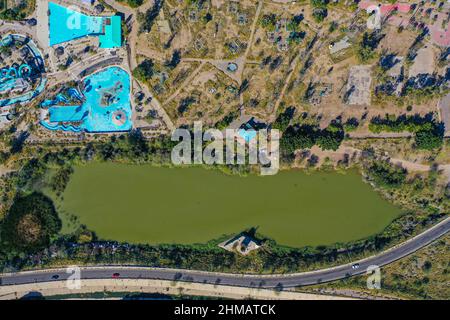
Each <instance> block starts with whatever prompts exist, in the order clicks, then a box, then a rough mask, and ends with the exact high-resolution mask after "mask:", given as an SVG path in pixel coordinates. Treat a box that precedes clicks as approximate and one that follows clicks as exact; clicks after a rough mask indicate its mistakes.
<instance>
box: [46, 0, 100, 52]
mask: <svg viewBox="0 0 450 320" xmlns="http://www.w3.org/2000/svg"><path fill="white" fill-rule="evenodd" d="M48 10H49V12H50V17H49V23H50V34H49V39H50V46H54V45H56V44H60V43H63V42H67V41H71V40H74V39H79V38H83V37H86V36H90V35H100V34H101V33H102V29H103V18H102V17H91V16H87V15H85V14H82V13H80V12H77V11H74V10H71V9H69V8H66V7H63V6H60V5H58V4H56V3H53V2H49V4H48Z"/></svg>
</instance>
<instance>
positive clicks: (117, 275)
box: [112, 272, 120, 279]
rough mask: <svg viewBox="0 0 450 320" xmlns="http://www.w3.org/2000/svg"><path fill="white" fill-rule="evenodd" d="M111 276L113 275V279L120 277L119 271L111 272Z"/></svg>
mask: <svg viewBox="0 0 450 320" xmlns="http://www.w3.org/2000/svg"><path fill="white" fill-rule="evenodd" d="M112 277H113V279H117V278H119V277H120V273H118V272H116V273H113V275H112Z"/></svg>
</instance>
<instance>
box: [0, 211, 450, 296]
mask: <svg viewBox="0 0 450 320" xmlns="http://www.w3.org/2000/svg"><path fill="white" fill-rule="evenodd" d="M449 230H450V217H449V218H447V219H445V220H444V221H442V222H441V223H439V224H437V225H436V226H434V227H432V228H430V229H428V230H427V231H425V232H423V233H421V234H420V235H418V236H416V237H414V238H412V239H410V240H408V241H406V242H404V243H403V244H401V245H398V246H395V247H393V248H391V249H389V250H387V251H385V252H383V253H381V254H379V255H376V256H373V257H370V258H367V259H363V260H360V261H357V262H358V263H359V264H360V266H359V268H358V269H356V270H353V269H352V265H351V264H347V265H342V266H338V267H335V268H329V269H323V270H318V271H313V272H305V273H297V274H286V275H281V274H278V275H266V276H262V275H243V274H225V273H212V272H202V271H190V270H174V269H158V268H144V267H132V266H130V267H127V266H123V267H114V266H111V267H110V266H104V267H86V268H82V270H81V277H82V279H110V278H111V277H112V274H114V273H119V274H120V277H121V278H127V279H159V280H174V279H177V280H179V281H189V282H197V283H210V284H222V285H232V286H245V287H262V288H274V287H279V286H280V284H281V285H282V287H284V288H287V287H296V286H301V285H310V284H316V283H322V282H327V281H332V280H337V279H342V278H345V277H348V276H353V275H357V274H363V273H365V272H366V270H367V268H368V267H369V266H371V265H377V266H384V265H387V264H389V263H391V262H393V261H396V260H398V259H400V258H403V257H405V256H407V255H409V254H411V253H413V252H414V251H416V250H418V249H420V248H422V247H424V246H426V245H428V244H429V243H431V242H432V241H434V240H436V239H438V238H440V237H441V236H443V235H444V234H446V233H447V232H448V231H449ZM55 274H57V275H58V276H59V280H65V279H67V277H68V274H66V273H65V270H64V269H54V270H40V271H29V272H21V273H12V274H2V276H1V278H0V280H1V284H2V285H15V284H25V283H33V282H48V281H52V276H53V275H55ZM53 281H54V280H53Z"/></svg>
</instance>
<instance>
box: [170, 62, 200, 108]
mask: <svg viewBox="0 0 450 320" xmlns="http://www.w3.org/2000/svg"><path fill="white" fill-rule="evenodd" d="M205 64H206V62H204V61H203V62H202V63H201V64H200V65H199V66H198V67H197V69H195V70H194V71H193V72H192V74H191V75H190V76H189V77H187V79H186V80H184V82H183V83H182V84H181V86H180V87H179V88H178V89H177V90H176V91H175V92H174V93H173V94H172V95H171V96H170V97H169V98H167V100H166V101H164V102H163V106H164V105H167V104H168V103H169V102H171V101H172V100H173V99H175V98H176V97H177V96H178V95H179V94H180V92H181V91H182V90H183V89H184V88H185V87H186V86H187V85H189V84H190V83H191V82H192V80H194V78H195V77H196V76H197V74H198V73H199V72H200V70H201V69H202V68H203V66H204V65H205Z"/></svg>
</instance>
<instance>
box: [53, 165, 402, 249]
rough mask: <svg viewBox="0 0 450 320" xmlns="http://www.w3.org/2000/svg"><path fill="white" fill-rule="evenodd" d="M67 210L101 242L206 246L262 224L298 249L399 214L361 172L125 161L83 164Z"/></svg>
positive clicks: (354, 235) (359, 233)
mask: <svg viewBox="0 0 450 320" xmlns="http://www.w3.org/2000/svg"><path fill="white" fill-rule="evenodd" d="M61 209H62V210H63V211H64V212H68V213H70V214H75V215H77V216H78V217H79V218H80V222H81V223H83V224H86V225H87V226H88V227H89V228H90V229H91V230H94V231H96V232H97V235H98V236H99V237H100V238H102V239H110V240H112V239H113V240H119V241H128V242H135V243H136V242H142V243H153V244H155V243H185V244H188V243H202V242H206V241H208V240H211V239H213V238H217V237H219V236H221V235H222V234H231V233H237V232H240V231H243V230H244V229H246V228H250V227H258V231H259V232H260V233H262V234H264V235H267V236H269V237H271V238H274V239H275V240H276V241H277V242H278V243H280V244H284V245H289V246H294V247H299V246H305V245H326V244H331V243H335V242H346V241H351V240H357V239H361V238H365V237H368V236H370V235H373V234H375V233H377V232H380V231H382V230H383V228H384V227H386V226H387V225H388V224H389V223H390V222H391V221H392V220H393V219H394V218H395V217H396V216H398V215H399V214H400V210H399V209H398V208H396V207H395V206H393V205H391V204H390V203H388V202H386V201H385V200H383V199H382V198H381V197H380V196H379V195H378V194H377V193H376V192H374V191H373V190H372V188H371V187H370V186H369V185H368V184H365V183H364V182H362V180H361V177H360V176H359V175H358V174H357V173H356V172H348V173H347V174H345V175H342V174H337V173H313V174H310V175H308V174H305V173H303V172H301V171H289V172H286V171H285V172H280V173H279V174H278V175H275V176H269V177H267V176H266V177H261V176H249V177H245V178H243V177H238V176H227V175H224V174H222V173H220V172H218V171H214V170H205V169H202V168H183V169H169V168H156V167H151V166H146V165H145V166H138V165H134V166H133V165H119V164H94V165H89V166H84V167H77V168H76V169H75V173H74V175H73V177H72V179H71V181H70V183H69V185H68V187H67V189H66V191H65V193H64V201H63V203H62V205H61Z"/></svg>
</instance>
